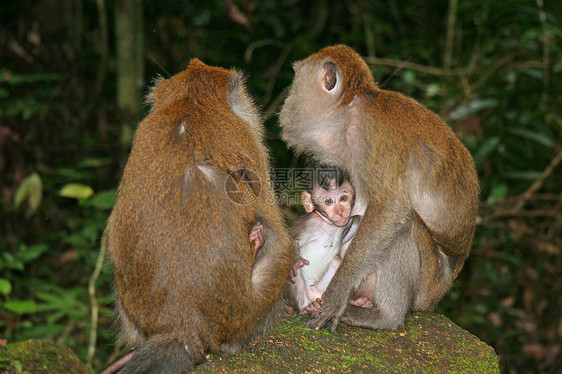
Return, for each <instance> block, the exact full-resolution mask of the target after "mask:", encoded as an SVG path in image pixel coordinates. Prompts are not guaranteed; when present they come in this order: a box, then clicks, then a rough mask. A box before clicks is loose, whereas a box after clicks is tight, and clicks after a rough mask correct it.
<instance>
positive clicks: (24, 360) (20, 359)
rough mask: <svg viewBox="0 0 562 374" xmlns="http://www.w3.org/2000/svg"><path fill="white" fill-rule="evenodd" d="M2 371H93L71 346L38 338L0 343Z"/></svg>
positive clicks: (29, 373)
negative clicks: (5, 343)
mask: <svg viewBox="0 0 562 374" xmlns="http://www.w3.org/2000/svg"><path fill="white" fill-rule="evenodd" d="M0 373H9V374H12V373H13V374H16V373H17V374H26V373H27V374H42V373H45V374H46V373H76V374H81V373H87V374H90V373H93V371H92V370H91V369H89V368H87V367H86V365H84V364H83V363H82V362H81V361H80V360H79V359H78V357H77V356H76V354H75V353H74V352H73V351H72V350H70V348H67V347H64V346H61V345H57V344H54V343H50V342H46V341H43V340H38V339H30V340H26V341H24V342H18V343H11V344H7V345H0Z"/></svg>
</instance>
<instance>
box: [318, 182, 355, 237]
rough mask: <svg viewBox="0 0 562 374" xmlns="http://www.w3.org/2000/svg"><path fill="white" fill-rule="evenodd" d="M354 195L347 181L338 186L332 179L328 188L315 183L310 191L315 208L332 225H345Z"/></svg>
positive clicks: (349, 214)
mask: <svg viewBox="0 0 562 374" xmlns="http://www.w3.org/2000/svg"><path fill="white" fill-rule="evenodd" d="M354 197H355V192H354V189H353V186H352V185H351V183H349V182H348V181H344V182H343V183H342V184H341V185H340V186H337V185H336V183H335V181H332V182H331V183H330V185H329V186H328V189H325V188H323V187H320V186H318V185H317V186H315V188H314V190H313V191H312V202H313V204H314V207H315V209H316V210H317V211H318V212H319V213H320V214H322V215H324V216H325V217H326V218H328V219H329V220H330V221H331V222H332V223H333V224H334V225H336V226H340V227H342V226H345V225H347V222H348V221H349V217H350V216H351V209H353V202H354Z"/></svg>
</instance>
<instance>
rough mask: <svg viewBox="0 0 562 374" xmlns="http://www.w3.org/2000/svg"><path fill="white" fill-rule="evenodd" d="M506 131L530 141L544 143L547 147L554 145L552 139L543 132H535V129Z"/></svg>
mask: <svg viewBox="0 0 562 374" xmlns="http://www.w3.org/2000/svg"><path fill="white" fill-rule="evenodd" d="M507 132H509V133H510V134H513V135H517V136H520V137H522V138H525V139H529V140H532V141H534V142H537V143H539V144H541V145H544V146H545V147H547V148H553V147H554V140H552V139H551V138H549V137H548V136H546V135H545V134H541V133H539V132H536V131H530V130H527V129H509V130H507Z"/></svg>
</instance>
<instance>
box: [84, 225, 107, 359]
mask: <svg viewBox="0 0 562 374" xmlns="http://www.w3.org/2000/svg"><path fill="white" fill-rule="evenodd" d="M106 248H107V233H106V232H105V231H104V233H103V235H102V237H101V246H100V253H99V254H98V261H97V262H96V267H95V269H94V272H93V273H92V276H91V277H90V283H89V284H88V293H89V294H90V303H91V305H92V315H91V323H90V344H89V346H88V359H87V364H88V366H90V367H92V362H93V360H94V354H95V353H96V339H97V330H98V301H97V299H96V280H97V279H98V277H99V275H100V273H101V268H102V265H103V259H104V257H105V251H106Z"/></svg>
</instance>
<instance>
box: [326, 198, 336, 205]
mask: <svg viewBox="0 0 562 374" xmlns="http://www.w3.org/2000/svg"><path fill="white" fill-rule="evenodd" d="M324 202H325V203H326V205H332V204H333V203H334V200H333V199H332V198H328V199H326V200H324Z"/></svg>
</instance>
